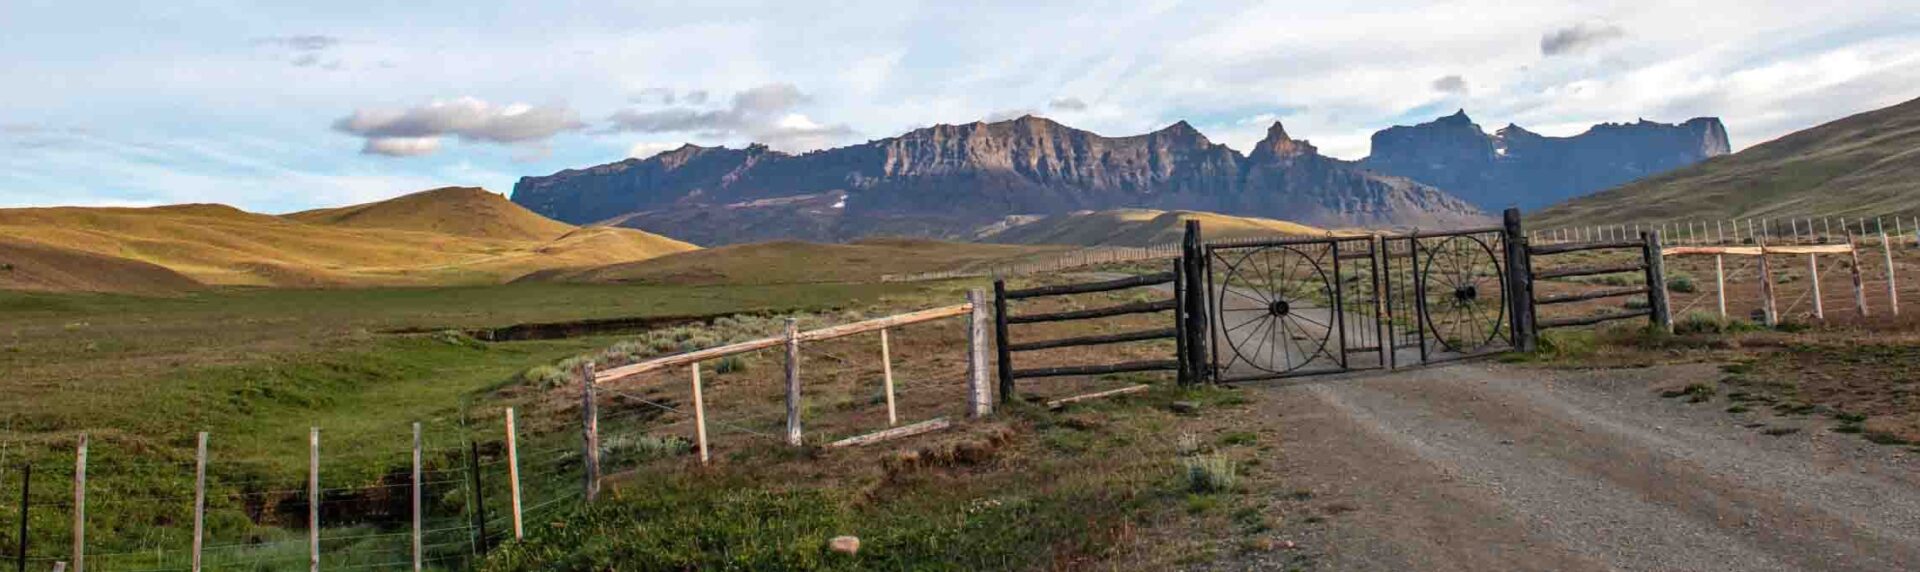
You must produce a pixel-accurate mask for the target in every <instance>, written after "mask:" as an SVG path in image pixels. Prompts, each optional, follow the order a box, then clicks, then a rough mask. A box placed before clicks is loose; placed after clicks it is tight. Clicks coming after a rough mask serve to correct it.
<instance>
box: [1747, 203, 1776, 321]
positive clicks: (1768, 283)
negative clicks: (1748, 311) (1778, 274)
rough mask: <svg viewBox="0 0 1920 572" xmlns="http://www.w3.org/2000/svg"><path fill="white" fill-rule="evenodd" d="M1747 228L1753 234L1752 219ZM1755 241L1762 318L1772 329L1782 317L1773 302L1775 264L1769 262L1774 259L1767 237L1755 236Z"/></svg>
mask: <svg viewBox="0 0 1920 572" xmlns="http://www.w3.org/2000/svg"><path fill="white" fill-rule="evenodd" d="M1747 226H1748V228H1747V230H1748V231H1749V232H1751V231H1752V230H1753V228H1752V226H1753V221H1752V219H1748V221H1747ZM1749 236H1752V235H1751V234H1749ZM1753 240H1754V243H1755V244H1758V245H1759V246H1760V298H1761V306H1760V309H1761V318H1762V319H1763V320H1764V321H1765V322H1766V324H1767V327H1769V328H1771V327H1773V326H1776V325H1779V324H1780V315H1779V313H1778V312H1776V311H1775V306H1774V300H1773V263H1772V261H1771V260H1769V259H1770V258H1772V257H1771V256H1767V239H1766V237H1762V236H1753Z"/></svg>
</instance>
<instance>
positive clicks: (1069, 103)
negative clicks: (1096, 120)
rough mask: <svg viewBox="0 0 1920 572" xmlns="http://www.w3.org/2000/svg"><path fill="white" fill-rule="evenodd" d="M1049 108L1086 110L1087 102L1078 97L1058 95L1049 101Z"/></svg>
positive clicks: (1056, 109)
mask: <svg viewBox="0 0 1920 572" xmlns="http://www.w3.org/2000/svg"><path fill="white" fill-rule="evenodd" d="M1047 108H1048V109H1052V110H1055V111H1086V110H1087V102H1085V101H1081V100H1080V98H1078V97H1057V98H1054V100H1053V101H1050V102H1047Z"/></svg>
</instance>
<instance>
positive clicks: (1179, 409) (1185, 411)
mask: <svg viewBox="0 0 1920 572" xmlns="http://www.w3.org/2000/svg"><path fill="white" fill-rule="evenodd" d="M1167 409H1169V410H1172V411H1173V412H1174V413H1179V414H1181V415H1193V414H1195V413H1199V412H1200V404H1198V403H1194V402H1192V401H1175V402H1173V403H1172V404H1169V405H1167Z"/></svg>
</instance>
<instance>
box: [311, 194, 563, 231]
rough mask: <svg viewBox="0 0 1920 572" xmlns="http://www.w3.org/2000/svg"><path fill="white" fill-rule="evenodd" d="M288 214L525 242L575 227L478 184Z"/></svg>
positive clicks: (327, 222)
mask: <svg viewBox="0 0 1920 572" xmlns="http://www.w3.org/2000/svg"><path fill="white" fill-rule="evenodd" d="M284 216H285V218H289V219H293V220H296V221H300V222H304V223H309V224H323V225H330V226H342V227H353V228H384V229H393V230H418V231H427V232H436V233H440V234H451V235H454V236H467V237H473V238H489V239H504V240H523V241H525V240H537V241H547V240H553V239H555V238H559V237H560V236H561V235H564V234H567V233H569V232H573V230H574V228H575V227H574V226H573V225H570V224H567V223H564V222H560V221H557V220H553V219H550V218H547V217H543V216H540V215H539V214H536V213H534V212H533V211H530V210H527V209H526V208H524V207H521V206H520V205H516V204H513V202H512V201H509V200H507V199H506V198H505V197H501V196H500V195H496V194H493V193H491V192H488V191H487V190H486V189H482V188H477V187H443V188H438V189H433V190H429V191H422V192H418V193H413V194H411V195H406V196H403V197H397V198H393V199H388V200H384V201H380V202H376V203H367V204H364V205H352V206H345V207H338V208H330V209H314V210H309V211H300V212H297V213H292V214H288V215H284Z"/></svg>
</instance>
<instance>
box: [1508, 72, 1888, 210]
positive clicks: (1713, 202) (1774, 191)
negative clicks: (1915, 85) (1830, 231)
mask: <svg viewBox="0 0 1920 572" xmlns="http://www.w3.org/2000/svg"><path fill="white" fill-rule="evenodd" d="M1915 213H1920V99H1912V100H1908V101H1907V102H1905V103H1900V104H1896V105H1893V106H1890V107H1885V108H1881V109H1876V110H1872V111H1867V112H1863V113H1858V114H1855V115H1851V116H1848V117H1844V118H1841V119H1837V120H1834V121H1830V122H1827V123H1824V124H1821V125H1818V126H1815V127H1811V128H1807V129H1804V130H1801V131H1797V132H1794V133H1791V134H1788V135H1786V136H1783V137H1780V138H1778V139H1774V140H1772V141H1768V142H1765V143H1761V144H1759V145H1754V146H1752V147H1748V148H1746V149H1744V150H1742V151H1740V152H1739V153H1734V154H1732V155H1726V156H1723V157H1715V158H1713V159H1709V160H1707V161H1704V162H1701V163H1699V164H1696V165H1692V166H1689V167H1685V168H1681V169H1677V170H1674V171H1671V172H1668V173H1664V174H1661V175H1657V176H1653V177H1648V178H1646V179H1642V180H1639V181H1634V182H1632V183H1630V184H1626V185H1623V186H1620V187H1616V188H1613V189H1608V190H1606V191H1602V192H1598V193H1594V194H1592V195H1588V196H1585V197H1580V198H1577V199H1573V200H1570V201H1567V202H1564V203H1561V204H1558V205H1555V206H1553V207H1551V208H1547V209H1544V210H1542V211H1540V212H1539V213H1538V214H1535V215H1530V216H1529V217H1528V224H1529V225H1531V226H1533V227H1535V228H1551V227H1554V226H1561V225H1574V224H1598V223H1612V222H1640V221H1656V220H1671V219H1675V218H1680V217H1698V218H1707V219H1712V218H1723V219H1724V218H1731V217H1742V218H1744V217H1804V216H1849V217H1852V216H1868V217H1880V216H1884V215H1897V214H1903V215H1908V216H1911V215H1913V214H1915ZM1888 226H1892V224H1891V222H1890V221H1889V225H1888Z"/></svg>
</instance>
